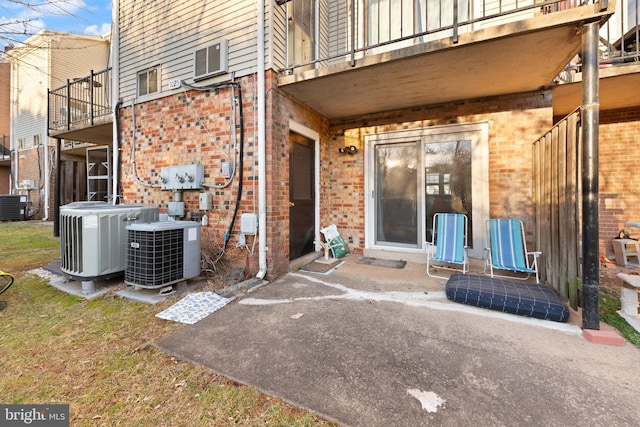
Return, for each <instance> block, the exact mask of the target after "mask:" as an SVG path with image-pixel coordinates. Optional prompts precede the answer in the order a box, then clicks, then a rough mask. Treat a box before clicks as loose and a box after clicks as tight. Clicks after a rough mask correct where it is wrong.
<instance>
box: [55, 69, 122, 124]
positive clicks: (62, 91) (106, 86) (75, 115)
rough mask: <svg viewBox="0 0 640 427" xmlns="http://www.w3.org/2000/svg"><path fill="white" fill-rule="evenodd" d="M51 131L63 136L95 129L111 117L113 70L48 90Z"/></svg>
mask: <svg viewBox="0 0 640 427" xmlns="http://www.w3.org/2000/svg"><path fill="white" fill-rule="evenodd" d="M48 102H49V131H53V132H63V131H68V130H74V129H80V128H85V127H90V126H94V125H95V124H96V120H97V119H99V118H101V117H108V116H110V115H111V114H112V111H113V109H112V103H111V68H107V69H106V70H103V71H100V72H97V73H94V72H93V71H91V74H90V75H89V76H87V77H83V78H79V79H75V80H67V84H66V85H64V86H61V87H59V88H57V89H53V90H49V100H48Z"/></svg>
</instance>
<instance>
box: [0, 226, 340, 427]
mask: <svg viewBox="0 0 640 427" xmlns="http://www.w3.org/2000/svg"><path fill="white" fill-rule="evenodd" d="M58 245H59V242H58V239H57V238H54V237H53V228H52V226H51V225H47V224H41V223H37V222H21V223H13V222H12V223H0V254H2V257H1V259H0V270H2V271H5V272H9V273H11V274H13V275H14V276H15V279H16V280H15V283H14V285H13V286H12V287H11V288H10V289H9V290H8V291H6V292H5V293H4V294H2V295H1V296H0V299H2V300H4V301H6V302H7V307H6V308H5V309H4V310H1V311H0V403H31V404H39V403H40V404H55V403H63V404H69V405H70V411H71V425H73V426H85V425H86V426H95V425H133V426H162V425H166V426H201V425H243V426H327V425H331V424H329V423H327V422H325V421H323V420H321V419H320V418H319V417H318V416H316V415H315V414H313V413H311V412H307V411H303V410H300V409H298V408H295V407H293V406H291V405H288V404H285V403H284V402H282V401H280V400H278V399H273V398H270V397H268V396H265V395H264V394H262V393H260V392H259V391H258V390H256V389H255V388H251V387H246V386H240V385H237V384H235V383H233V382H231V381H229V380H227V379H225V378H222V377H219V376H216V375H214V374H212V373H211V372H209V371H207V370H206V369H204V368H202V367H199V366H194V365H191V364H189V363H185V362H182V361H180V360H178V359H176V358H174V357H171V356H168V355H166V354H165V353H163V352H162V351H160V350H158V349H157V348H156V347H154V346H153V343H154V342H156V341H157V340H158V339H160V338H161V337H162V336H164V335H166V334H167V333H170V332H172V331H175V330H177V329H178V328H180V327H181V325H179V324H176V323H172V322H167V321H165V320H161V319H158V318H156V317H155V314H156V313H157V312H159V311H161V310H163V309H164V308H166V307H168V306H170V305H171V304H173V303H175V302H176V301H175V299H173V300H172V299H170V300H168V301H166V302H164V303H161V304H158V305H155V306H152V305H148V304H143V303H139V302H134V301H130V300H126V299H122V298H118V297H115V296H113V295H112V294H107V296H105V297H99V298H95V299H92V300H90V301H87V300H84V299H83V298H79V297H75V296H71V295H68V294H65V293H63V292H61V291H59V290H57V289H55V288H53V287H52V286H49V285H48V284H47V282H46V280H45V279H42V278H41V277H40V276H37V275H34V274H31V273H29V271H30V270H32V269H34V268H37V267H41V266H43V265H45V264H47V263H48V262H49V261H50V260H51V259H53V258H55V257H57V256H58ZM1 288H2V286H1V285H0V289H1Z"/></svg>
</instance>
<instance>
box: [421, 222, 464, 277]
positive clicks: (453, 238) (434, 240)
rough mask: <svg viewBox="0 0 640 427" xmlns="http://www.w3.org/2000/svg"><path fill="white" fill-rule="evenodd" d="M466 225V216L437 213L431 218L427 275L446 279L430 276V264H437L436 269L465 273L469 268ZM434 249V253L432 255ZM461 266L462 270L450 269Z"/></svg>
mask: <svg viewBox="0 0 640 427" xmlns="http://www.w3.org/2000/svg"><path fill="white" fill-rule="evenodd" d="M467 225H468V220H467V216H466V215H462V214H453V213H437V214H435V215H434V216H433V229H434V230H435V233H432V235H431V242H427V275H428V276H430V277H437V278H439V279H447V277H442V276H437V275H435V274H431V268H432V267H433V266H432V264H433V263H434V262H435V263H438V264H439V265H438V268H444V269H447V270H456V271H460V270H461V271H462V273H466V272H467V269H468V266H469V258H468V256H467V228H468V227H467ZM434 249H435V253H434ZM451 265H461V266H462V269H460V268H454V267H451Z"/></svg>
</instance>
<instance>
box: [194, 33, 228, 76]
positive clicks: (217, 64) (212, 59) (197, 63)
mask: <svg viewBox="0 0 640 427" xmlns="http://www.w3.org/2000/svg"><path fill="white" fill-rule="evenodd" d="M227 46H228V43H227V40H220V41H218V42H216V43H213V44H212V45H209V46H207V47H204V48H202V49H197V50H196V51H195V54H194V73H193V78H194V80H196V81H198V80H203V79H207V78H209V77H213V76H218V75H220V74H224V73H226V72H227Z"/></svg>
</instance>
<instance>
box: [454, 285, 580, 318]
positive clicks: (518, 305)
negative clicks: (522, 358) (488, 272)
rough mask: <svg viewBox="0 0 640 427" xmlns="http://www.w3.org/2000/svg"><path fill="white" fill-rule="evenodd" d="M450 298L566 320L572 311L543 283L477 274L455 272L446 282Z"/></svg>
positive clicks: (515, 312) (500, 309) (538, 316)
mask: <svg viewBox="0 0 640 427" xmlns="http://www.w3.org/2000/svg"><path fill="white" fill-rule="evenodd" d="M446 294H447V298H448V299H450V300H451V301H455V302H459V303H462V304H469V305H474V306H476V307H483V308H488V309H491V310H497V311H502V312H504V313H512V314H519V315H521V316H529V317H535V318H537V319H545V320H553V321H555V322H566V321H567V320H569V310H568V309H567V307H566V306H565V305H564V303H563V302H562V301H561V300H560V298H559V297H558V296H557V295H556V294H555V293H554V292H553V290H552V289H551V288H549V287H547V286H545V285H543V284H537V283H529V282H521V283H515V282H511V281H509V280H503V279H496V278H491V277H488V276H481V275H474V274H460V273H456V274H453V275H451V277H450V278H449V281H448V282H447V285H446Z"/></svg>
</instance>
